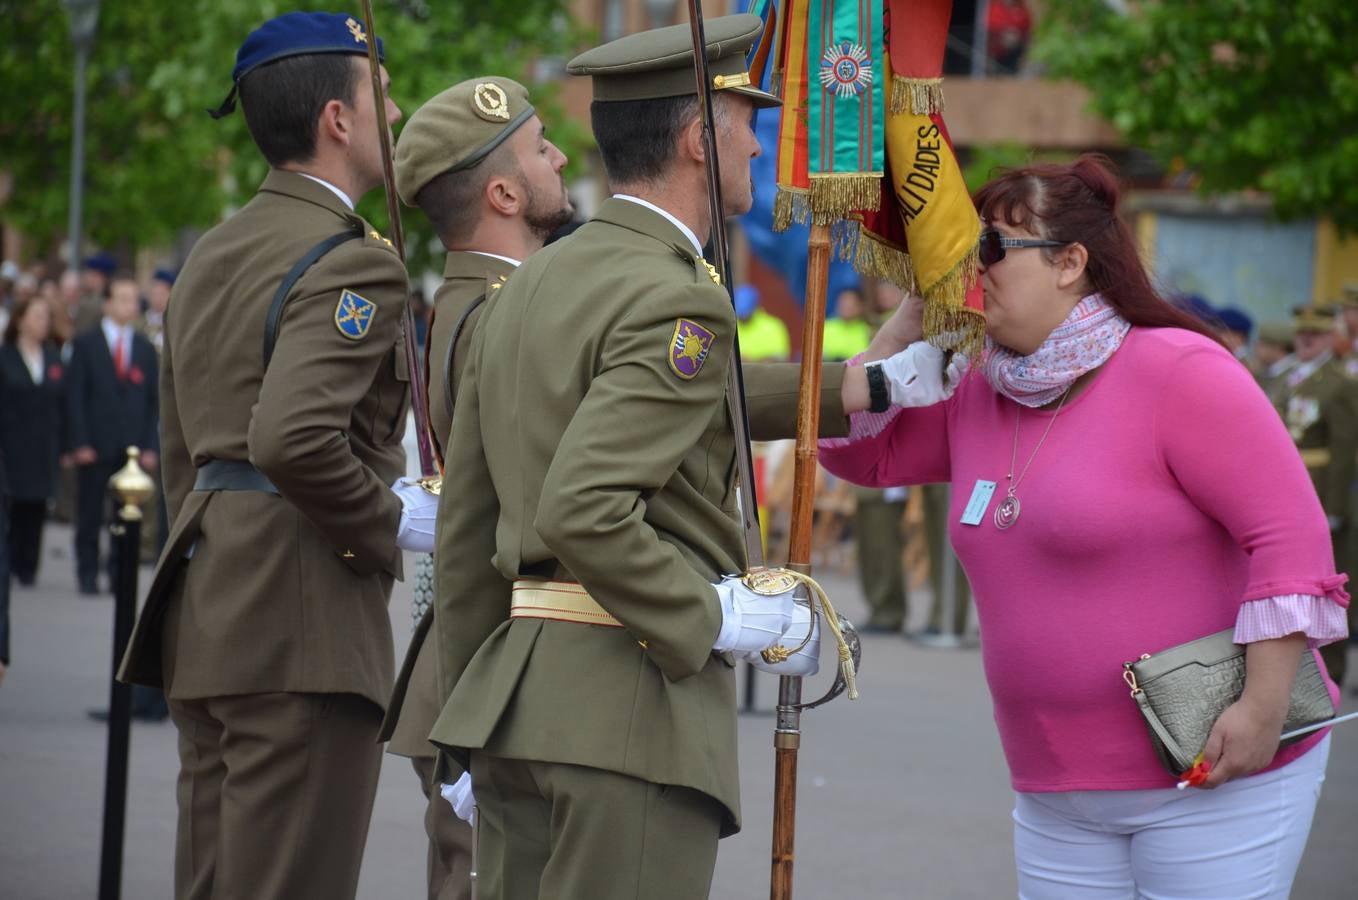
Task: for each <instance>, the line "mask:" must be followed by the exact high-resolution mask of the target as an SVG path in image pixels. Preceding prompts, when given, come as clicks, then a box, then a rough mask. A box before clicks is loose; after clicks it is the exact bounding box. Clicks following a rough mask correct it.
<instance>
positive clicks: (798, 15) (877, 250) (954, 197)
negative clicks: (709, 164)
mask: <svg viewBox="0 0 1358 900" xmlns="http://www.w3.org/2000/svg"><path fill="white" fill-rule="evenodd" d="M951 14H952V2H951V0H887V2H886V3H883V2H881V0H877V2H875V3H874V2H868V0H862V2H852V3H850V2H843V0H785V3H784V5H783V8H782V13H781V14H779V15H777V16H776V17H775V19H776V21H777V32H778V37H777V41H776V44H775V46H776V54H775V62H774V69H775V71H774V77H773V81H774V85H775V88H776V89H777V90H778V91H779V93H780V94H781V96H782V98H783V119H782V123H781V126H780V130H779V140H778V148H777V152H778V196H777V200H776V201H775V205H774V228H775V229H778V230H782V229H784V228H786V227H787V226H788V224H790V223H791V222H793V221H798V222H804V221H806V220H807V219H808V218H809V219H810V220H811V222H812V223H814V224H818V225H825V224H830V225H833V226H834V230H833V232H832V234H833V235H834V239H835V246H836V248H837V250H838V251H839V253H840V255H841V256H842V257H844V258H847V259H851V260H853V262H854V265H855V268H857V269H858V271H860V272H862V273H863V274H865V275H871V276H874V277H878V278H885V279H887V280H889V281H892V282H894V283H896V284H898V285H900V286H901V287H903V288H905V289H906V290H910V291H914V292H916V293H918V294H920V295H921V296H923V297H924V299H925V320H924V326H925V336H926V337H927V338H928V340H929V341H930V342H931V343H933V344H934V345H935V346H938V347H940V348H942V349H945V350H959V351H962V352H966V353H971V354H974V353H976V352H979V350H980V348H981V346H982V344H983V341H984V336H985V321H984V314H983V312H982V309H981V296H980V291H979V289H978V287H977V279H976V246H977V240H978V238H979V237H980V220H979V219H978V218H977V216H976V210H975V208H974V207H973V206H972V203H971V197H970V195H969V194H968V192H967V188H966V184H965V182H964V181H963V180H962V171H961V168H960V166H959V165H958V162H957V157H956V155H955V154H954V152H953V148H952V142H951V140H950V139H949V137H948V130H947V127H946V126H945V125H944V123H943V118H942V114H941V111H942V108H943V93H942V71H943V51H944V48H945V46H946V42H947V36H948V20H949V17H950V16H951Z"/></svg>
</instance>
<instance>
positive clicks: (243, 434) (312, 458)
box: [120, 170, 409, 706]
mask: <svg viewBox="0 0 1358 900" xmlns="http://www.w3.org/2000/svg"><path fill="white" fill-rule="evenodd" d="M346 230H348V231H353V232H355V233H356V234H358V235H359V237H358V238H356V239H354V240H350V241H347V242H346V243H342V244H340V245H339V246H337V247H336V248H335V249H333V250H331V251H330V252H329V253H327V254H325V255H324V256H322V257H321V258H320V259H319V261H317V262H316V263H315V264H314V265H313V266H312V267H311V268H310V269H308V270H307V271H306V272H305V273H304V274H303V275H302V276H301V277H300V279H298V280H297V282H296V283H295V284H294V285H293V287H292V289H291V290H290V291H289V293H288V295H287V299H286V305H285V306H284V307H283V313H282V318H281V323H280V327H279V329H278V334H277V342H276V344H275V347H274V351H273V355H272V359H271V361H270V362H269V364H268V367H267V372H266V369H265V364H264V352H263V347H264V335H265V322H266V318H267V314H268V310H269V307H270V304H271V301H272V299H273V296H274V294H275V292H276V291H277V290H278V289H279V287H280V286H281V284H282V283H283V281H284V279H285V276H286V273H287V272H288V271H289V269H291V268H292V267H293V266H294V264H296V263H297V262H298V260H299V259H301V258H302V257H303V256H304V255H305V254H306V253H307V252H308V251H309V250H311V249H312V248H313V247H314V246H316V245H317V244H318V243H319V242H321V241H323V240H324V239H326V238H328V237H331V236H333V235H336V234H337V233H340V232H344V231H346ZM407 292H408V283H407V279H406V272H405V268H404V266H403V265H402V264H401V260H400V258H399V257H398V256H397V255H396V253H395V251H394V250H393V249H392V248H391V246H390V245H389V243H388V242H387V241H385V240H384V239H383V238H381V237H380V236H379V235H378V234H377V232H375V231H373V230H372V228H371V227H370V226H369V225H368V224H367V223H366V222H364V221H363V219H361V218H360V217H358V216H357V215H355V214H354V213H353V212H352V211H350V210H349V209H348V207H346V206H345V205H344V203H343V202H342V201H341V200H340V199H339V197H337V196H336V195H335V194H334V193H333V192H332V191H330V190H329V189H328V188H326V187H325V186H324V185H322V184H318V183H316V182H314V181H312V180H310V179H308V178H306V177H304V176H302V175H298V174H295V173H290V172H283V171H278V170H274V171H271V172H270V174H269V175H268V177H267V178H266V179H265V181H264V184H263V185H262V186H261V188H260V190H259V193H258V194H256V195H255V197H254V198H253V199H252V200H251V201H250V202H249V203H248V204H247V205H246V206H245V207H244V208H243V209H242V210H241V211H240V212H238V213H237V214H236V215H234V216H232V217H231V218H230V219H228V220H227V221H225V222H224V223H222V224H221V225H218V226H217V227H216V228H214V229H212V230H211V231H210V232H208V233H207V234H206V235H205V236H204V237H203V238H202V239H201V240H200V241H198V243H197V245H196V246H195V247H194V249H193V252H192V254H190V256H189V259H188V262H187V263H186V264H185V266H184V269H183V272H182V273H181V275H180V277H179V280H178V281H176V283H175V287H174V295H173V299H172V300H171V303H170V309H169V310H168V312H167V316H166V323H165V327H166V330H165V347H164V352H163V358H162V361H161V372H162V382H161V426H162V432H163V434H162V441H161V454H162V458H161V465H162V472H163V475H164V484H165V498H166V504H167V507H168V512H169V516H170V521H171V522H172V523H173V525H172V527H171V530H170V536H169V540H168V542H167V544H166V549H165V552H164V553H163V554H162V556H161V559H160V563H159V565H158V566H157V569H156V574H155V577H154V578H153V580H152V584H151V588H150V590H149V592H148V596H147V600H146V604H145V607H144V609H143V610H142V613H141V616H140V617H139V619H138V621H137V624H136V627H135V629H134V632H133V636H132V640H131V643H130V644H129V646H128V650H127V654H126V655H125V656H124V658H123V664H122V670H121V672H120V677H121V678H123V679H124V680H127V681H133V682H136V683H139V684H149V685H163V687H164V689H165V692H166V693H167V694H168V695H169V696H170V697H171V698H174V699H183V700H191V699H200V698H204V697H213V696H223V695H230V694H250V693H261V692H275V691H287V692H308V693H310V692H315V693H353V694H358V695H360V696H362V697H366V698H368V699H370V700H372V701H373V703H375V704H378V705H379V706H380V705H382V704H384V703H385V702H386V699H387V696H388V694H389V693H390V690H391V685H392V669H393V658H392V657H393V649H392V635H391V623H390V620H389V618H388V613H387V601H388V598H389V596H390V592H391V585H392V579H393V578H395V577H400V572H401V566H400V563H401V552H400V550H399V549H398V548H397V546H396V532H397V528H398V525H399V523H400V515H401V503H400V500H399V499H398V498H397V497H396V495H395V494H394V493H393V492H392V491H391V490H390V487H389V486H390V485H391V483H392V482H393V481H395V480H396V479H397V478H399V477H400V476H401V475H403V474H404V472H405V453H404V450H403V449H402V446H401V437H402V435H403V433H404V430H405V419H406V411H407V404H408V393H409V391H408V375H407V373H406V363H405V358H404V350H403V344H402V338H401V316H402V312H403V310H404V308H405V304H406V296H407ZM212 460H226V461H234V462H238V463H239V462H248V463H251V464H253V465H254V467H255V468H256V469H257V470H258V471H259V472H260V473H262V474H263V475H264V476H266V477H267V478H268V479H269V481H271V482H272V484H273V485H274V486H275V487H276V488H277V491H278V493H277V494H274V493H270V492H267V491H264V490H231V491H226V490H218V491H212V490H196V489H195V477H196V470H197V468H199V467H201V466H203V465H204V464H206V463H208V462H209V461H212Z"/></svg>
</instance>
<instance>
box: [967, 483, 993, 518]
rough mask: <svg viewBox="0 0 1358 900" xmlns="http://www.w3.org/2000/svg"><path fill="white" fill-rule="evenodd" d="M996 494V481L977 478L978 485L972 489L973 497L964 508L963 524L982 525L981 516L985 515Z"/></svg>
mask: <svg viewBox="0 0 1358 900" xmlns="http://www.w3.org/2000/svg"><path fill="white" fill-rule="evenodd" d="M994 495H995V482H993V481H982V480H981V479H979V478H978V479H976V487H974V488H972V489H971V499H970V500H968V501H967V508H966V509H964V510H962V524H963V525H980V524H981V517H982V516H984V515H985V511H986V507H987V506H989V505H990V498H991V497H993V496H994Z"/></svg>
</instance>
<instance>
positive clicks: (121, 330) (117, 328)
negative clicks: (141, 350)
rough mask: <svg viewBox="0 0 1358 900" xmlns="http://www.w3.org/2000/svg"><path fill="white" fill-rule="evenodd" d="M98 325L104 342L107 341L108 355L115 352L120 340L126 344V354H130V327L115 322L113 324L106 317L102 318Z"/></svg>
mask: <svg viewBox="0 0 1358 900" xmlns="http://www.w3.org/2000/svg"><path fill="white" fill-rule="evenodd" d="M99 325H100V327H102V328H103V329H104V340H106V341H108V350H109V353H113V352H114V351H115V349H116V348H117V346H118V340H119V339H120V338H121V339H122V340H123V341H125V342H126V347H127V352H129V353H131V352H132V326H131V325H119V324H118V323H117V322H114V321H113V320H112V319H110V318H109V317H108V316H104V318H103V320H102V321H101V322H100V323H99Z"/></svg>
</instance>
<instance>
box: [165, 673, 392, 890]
mask: <svg viewBox="0 0 1358 900" xmlns="http://www.w3.org/2000/svg"><path fill="white" fill-rule="evenodd" d="M170 717H171V718H172V719H173V720H174V724H175V727H176V728H178V729H179V759H180V761H181V764H180V771H179V783H178V786H177V790H176V796H177V801H178V806H179V825H178V831H177V833H176V835H175V873H174V883H175V897H176V898H177V900H333V898H336V897H353V896H354V894H355V893H356V892H357V890H358V870H359V864H360V863H361V862H362V861H363V845H364V844H365V843H366V842H367V838H368V818H369V816H370V815H371V814H372V805H373V797H374V796H375V795H376V793H377V773H378V770H379V768H380V767H381V762H382V745H381V744H379V743H378V742H377V729H378V727H379V726H380V725H381V723H382V710H381V709H380V708H379V707H378V706H377V705H376V704H374V703H372V702H371V701H369V700H366V699H364V698H363V697H359V696H357V695H356V694H293V693H273V694H240V695H236V696H230V697H210V698H207V699H204V700H175V699H171V700H170ZM319 748H324V752H320V749H319ZM223 798H227V799H229V800H230V801H231V802H228V803H223V802H222V800H223Z"/></svg>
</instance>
